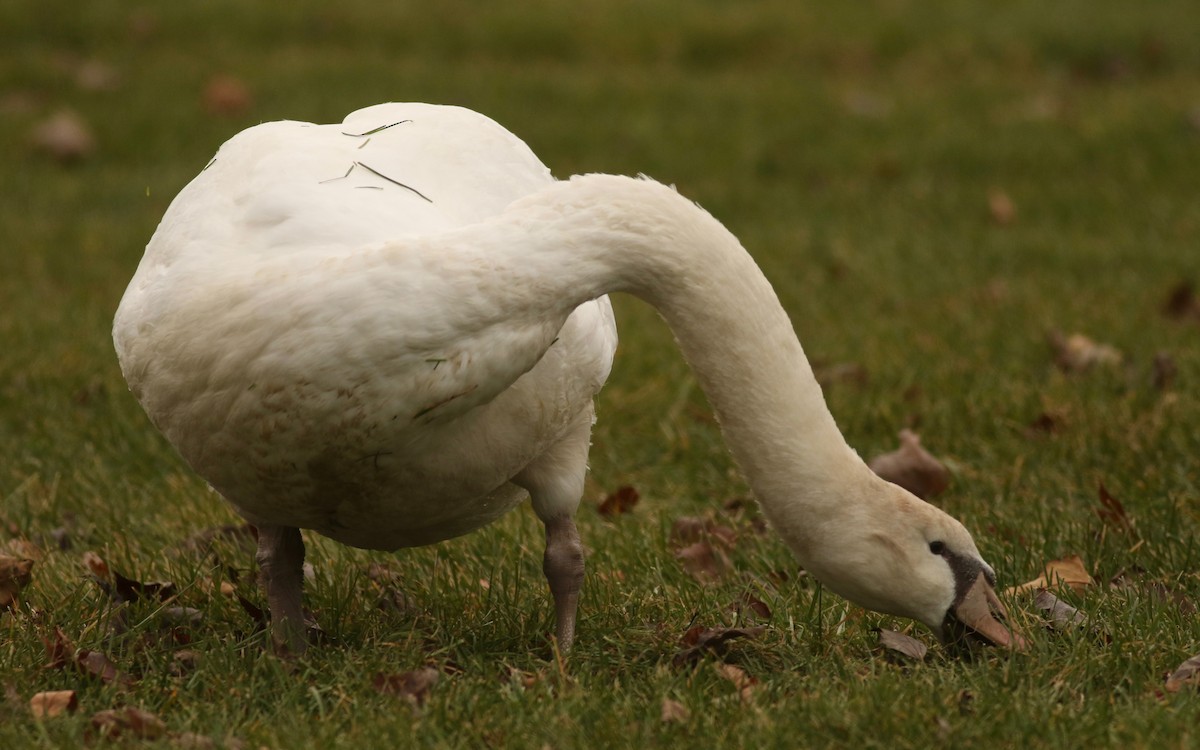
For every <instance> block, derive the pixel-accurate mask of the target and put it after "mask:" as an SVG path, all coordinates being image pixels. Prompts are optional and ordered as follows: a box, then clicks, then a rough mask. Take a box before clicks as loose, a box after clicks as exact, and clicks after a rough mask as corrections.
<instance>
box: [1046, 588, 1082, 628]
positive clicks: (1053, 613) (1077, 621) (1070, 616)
mask: <svg viewBox="0 0 1200 750" xmlns="http://www.w3.org/2000/svg"><path fill="white" fill-rule="evenodd" d="M1033 606H1035V607H1037V608H1038V609H1040V610H1041V611H1042V612H1045V613H1046V616H1047V617H1048V618H1049V620H1050V626H1051V627H1053V628H1054V629H1055V630H1069V629H1070V628H1072V627H1074V626H1075V625H1082V624H1083V623H1085V622H1087V615H1085V614H1084V613H1082V612H1080V611H1079V610H1078V609H1075V608H1074V607H1072V606H1071V605H1070V604H1067V603H1066V602H1064V601H1063V600H1062V599H1059V598H1058V597H1057V596H1055V595H1054V594H1052V593H1050V592H1049V591H1047V590H1046V589H1042V590H1041V591H1039V592H1038V594H1037V596H1036V597H1034V599H1033Z"/></svg>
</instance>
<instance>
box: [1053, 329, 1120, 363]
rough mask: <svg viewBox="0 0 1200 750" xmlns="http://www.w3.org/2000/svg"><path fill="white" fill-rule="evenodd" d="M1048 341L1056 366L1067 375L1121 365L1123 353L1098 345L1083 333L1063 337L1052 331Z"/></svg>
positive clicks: (1107, 346) (1105, 345) (1106, 345)
mask: <svg viewBox="0 0 1200 750" xmlns="http://www.w3.org/2000/svg"><path fill="white" fill-rule="evenodd" d="M1047 340H1048V341H1049V344H1050V349H1051V351H1053V353H1054V364H1056V365H1057V366H1058V369H1060V370H1062V371H1063V372H1066V373H1077V372H1087V371H1088V370H1090V369H1092V368H1093V367H1111V366H1115V365H1119V364H1121V360H1122V356H1121V352H1120V351H1118V350H1117V349H1116V348H1115V347H1112V346H1109V345H1108V344H1098V343H1096V342H1095V341H1092V340H1091V339H1090V338H1088V337H1087V336H1084V335H1083V334H1082V333H1073V334H1071V335H1070V336H1063V335H1062V334H1061V333H1059V332H1057V331H1052V332H1051V333H1050V334H1049V335H1048V336H1047Z"/></svg>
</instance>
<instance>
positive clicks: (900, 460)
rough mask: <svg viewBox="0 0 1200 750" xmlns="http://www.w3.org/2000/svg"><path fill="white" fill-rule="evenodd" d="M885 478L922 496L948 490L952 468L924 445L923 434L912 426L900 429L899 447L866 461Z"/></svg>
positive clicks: (932, 495)
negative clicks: (935, 456) (921, 435)
mask: <svg viewBox="0 0 1200 750" xmlns="http://www.w3.org/2000/svg"><path fill="white" fill-rule="evenodd" d="M867 465H868V466H869V467H870V468H871V471H874V472H875V473H876V474H878V475H879V476H880V477H882V478H883V479H886V480H887V481H889V482H891V483H892V484H897V485H900V486H901V487H903V488H904V489H906V490H908V491H909V492H911V493H913V494H914V495H916V496H917V497H919V498H921V499H922V500H927V499H929V498H931V497H934V496H936V495H940V494H941V493H942V492H945V490H946V488H947V487H949V486H950V472H949V470H947V469H946V467H945V466H943V465H942V462H941V461H938V460H937V459H936V458H934V457H933V455H932V454H930V453H929V452H928V451H926V450H925V449H924V448H922V447H921V438H920V436H918V435H917V434H916V433H915V432H913V431H912V430H908V429H904V430H901V431H900V448H899V449H897V450H895V451H892V452H891V453H884V454H883V455H880V456H876V457H875V458H873V459H871V461H870V462H869V463H868V464H867Z"/></svg>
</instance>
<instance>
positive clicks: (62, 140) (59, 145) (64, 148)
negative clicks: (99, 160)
mask: <svg viewBox="0 0 1200 750" xmlns="http://www.w3.org/2000/svg"><path fill="white" fill-rule="evenodd" d="M30 141H31V142H32V143H33V146H34V147H35V148H37V149H38V150H39V151H42V152H44V153H45V154H47V155H49V156H50V157H51V158H53V159H55V160H56V161H58V162H60V163H63V164H68V163H72V162H77V161H81V160H83V159H85V158H87V157H89V156H91V155H92V152H94V151H95V150H96V138H95V136H93V135H92V131H91V128H89V127H88V126H87V123H85V122H84V121H83V118H82V117H80V116H79V115H77V114H75V113H74V112H72V111H71V110H66V109H64V110H61V111H59V112H57V113H55V114H54V115H52V116H51V117H50V118H48V119H46V120H43V121H42V122H40V123H38V124H37V125H35V126H34V128H33V131H32V132H31V133H30Z"/></svg>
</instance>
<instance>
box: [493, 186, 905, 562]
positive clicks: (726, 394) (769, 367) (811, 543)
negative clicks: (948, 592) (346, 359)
mask: <svg viewBox="0 0 1200 750" xmlns="http://www.w3.org/2000/svg"><path fill="white" fill-rule="evenodd" d="M481 229H482V228H481ZM496 229H500V230H501V231H495V230H496ZM469 231H478V234H479V237H480V240H481V241H482V242H485V243H487V244H489V245H491V247H489V248H487V250H486V255H487V256H488V257H490V258H491V259H492V262H496V261H497V259H498V258H503V257H504V256H505V254H510V255H512V258H511V260H510V261H507V262H506V265H507V264H508V263H511V264H513V265H523V266H524V271H525V272H524V273H521V274H520V275H521V276H522V277H523V279H522V281H527V282H528V283H529V284H533V285H537V286H538V287H541V289H539V292H540V295H539V296H540V297H541V299H544V300H557V301H558V302H559V303H560V304H561V305H562V306H563V309H564V310H569V309H570V308H571V307H573V306H574V305H577V304H579V303H581V302H583V301H584V300H587V299H590V298H593V297H596V296H599V295H601V294H604V293H608V292H613V291H625V292H629V293H632V294H634V295H635V296H637V297H640V298H642V299H643V300H645V301H646V302H648V303H650V304H651V305H652V306H654V307H655V308H656V309H657V310H658V312H659V313H660V314H661V315H662V316H663V318H664V319H665V320H666V322H667V324H668V326H669V327H670V328H671V330H672V332H673V333H674V334H675V336H676V338H677V339H678V341H679V345H680V347H681V349H682V350H683V353H684V356H685V358H686V359H687V361H688V362H689V364H690V365H691V366H692V368H693V369H694V371H695V373H696V376H697V378H698V380H699V382H700V385H701V387H702V388H703V389H704V391H705V394H706V395H707V396H708V398H709V401H710V402H711V404H712V406H713V408H714V410H715V411H716V413H717V417H718V419H719V420H720V423H721V427H722V430H723V432H724V434H725V439H726V441H727V443H728V444H729V447H730V449H731V451H732V453H733V455H734V458H735V459H736V460H737V462H738V464H739V465H740V467H741V469H742V471H743V472H744V474H745V476H746V478H747V480H748V481H749V483H750V485H751V487H752V488H753V490H754V493H755V495H756V496H757V497H758V499H759V502H760V503H761V505H762V507H763V509H764V511H765V513H766V514H767V516H768V518H770V520H771V521H772V523H773V524H774V525H775V527H776V528H777V529H778V531H779V533H780V534H781V535H782V536H783V537H784V539H785V541H787V542H788V543H789V545H790V546H791V547H792V548H793V550H794V552H795V553H796V554H797V556H798V557H799V558H800V560H801V562H802V563H803V564H805V566H806V567H809V568H810V569H825V570H827V571H828V570H830V565H829V563H830V562H831V561H830V560H828V559H826V558H828V557H829V556H830V555H829V552H830V550H829V545H830V544H831V543H835V542H834V540H836V539H838V538H845V535H846V531H845V527H846V525H847V524H849V525H851V526H854V525H856V524H858V523H860V522H861V521H862V520H864V519H867V518H874V519H878V518H879V517H880V516H881V515H882V516H887V515H888V514H887V513H886V509H883V508H875V507H871V506H873V505H875V504H876V503H878V502H880V500H878V499H877V498H879V496H880V494H881V493H879V492H878V491H877V490H878V485H879V484H880V482H879V480H878V479H877V478H876V477H875V476H874V474H872V473H871V472H870V470H869V469H867V467H866V466H865V464H863V462H862V461H861V460H860V459H859V457H858V455H857V454H856V453H855V452H854V451H853V450H852V449H851V448H850V447H849V446H848V445H847V444H846V441H845V439H844V438H843V437H842V434H841V432H840V431H839V430H838V428H837V426H836V424H835V423H834V420H833V417H832V415H831V414H830V412H829V409H828V408H827V406H826V404H825V400H824V398H823V396H822V394H821V388H820V386H819V385H818V384H817V381H816V378H815V377H814V376H813V372H812V368H811V367H810V365H809V363H808V360H807V358H806V357H805V355H804V350H803V349H802V348H801V345H800V342H799V341H798V340H797V338H796V334H795V332H794V330H793V328H792V325H791V321H790V320H789V319H788V316H787V314H786V313H785V312H784V310H783V308H782V306H781V305H780V303H779V300H778V298H777V297H776V295H775V293H774V291H773V290H772V288H771V285H770V284H769V283H768V282H767V280H766V278H765V277H764V276H763V274H762V272H761V271H760V270H759V268H758V266H757V265H756V264H755V263H754V261H753V259H752V258H751V257H750V256H749V254H747V252H746V251H745V250H744V249H743V248H742V247H741V245H740V244H739V243H738V241H737V239H736V238H735V237H734V236H733V235H732V234H731V233H730V232H729V231H728V230H726V229H725V227H724V226H722V225H721V224H720V223H719V222H718V221H717V220H716V219H714V218H712V217H711V216H710V215H709V214H708V213H706V212H705V211H704V210H702V209H701V208H699V207H698V206H696V205H695V204H693V203H692V202H691V201H689V200H687V199H685V198H683V197H682V196H680V195H679V194H678V193H676V192H675V191H674V190H673V189H671V188H668V187H665V186H663V185H660V184H658V183H655V182H652V181H649V180H645V179H631V178H625V177H612V176H606V175H588V176H584V177H576V178H573V179H571V180H569V181H566V182H561V183H558V184H556V185H554V186H553V187H550V188H548V189H546V190H543V191H540V192H538V193H536V194H534V195H532V196H529V197H527V198H524V199H521V200H519V201H518V202H517V203H515V204H514V205H513V206H511V207H510V208H509V210H508V211H506V212H505V214H504V215H502V216H501V217H500V218H499V219H498V220H497V222H496V225H495V226H493V227H489V228H486V229H482V231H480V230H469ZM510 233H515V235H517V236H514V235H513V234H510ZM492 243H498V245H500V246H497V244H492ZM547 284H549V285H552V286H553V288H545V287H546V285H547ZM528 291H529V290H528V289H526V290H525V293H524V294H523V295H522V296H523V297H524V298H525V299H529V296H528ZM860 531H861V527H860ZM835 556H836V555H835ZM833 567H834V568H836V567H837V566H833ZM814 572H816V571H815V570H814ZM843 574H844V571H843V572H842V573H840V574H839V573H833V575H834V576H835V577H839V578H840V577H841V575H843Z"/></svg>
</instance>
